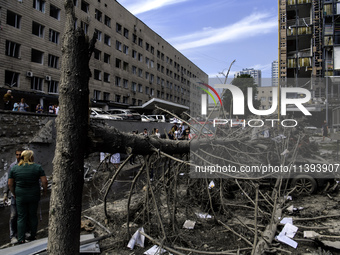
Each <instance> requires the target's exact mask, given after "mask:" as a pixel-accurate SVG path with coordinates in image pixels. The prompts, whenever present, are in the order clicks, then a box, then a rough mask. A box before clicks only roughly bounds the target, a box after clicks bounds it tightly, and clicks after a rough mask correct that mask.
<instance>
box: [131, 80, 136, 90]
mask: <svg viewBox="0 0 340 255" xmlns="http://www.w3.org/2000/svg"><path fill="white" fill-rule="evenodd" d="M131 89H132V91H135V92H136V91H137V83H135V82H132V85H131Z"/></svg>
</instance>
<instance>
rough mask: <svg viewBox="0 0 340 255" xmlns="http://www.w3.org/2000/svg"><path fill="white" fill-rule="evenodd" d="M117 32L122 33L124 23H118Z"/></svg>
mask: <svg viewBox="0 0 340 255" xmlns="http://www.w3.org/2000/svg"><path fill="white" fill-rule="evenodd" d="M116 32H117V33H119V34H122V25H121V24H118V23H116Z"/></svg>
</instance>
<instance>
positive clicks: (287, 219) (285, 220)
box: [280, 217, 293, 225]
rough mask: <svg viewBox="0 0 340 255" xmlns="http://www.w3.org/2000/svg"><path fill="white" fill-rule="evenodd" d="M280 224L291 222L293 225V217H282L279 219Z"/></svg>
mask: <svg viewBox="0 0 340 255" xmlns="http://www.w3.org/2000/svg"><path fill="white" fill-rule="evenodd" d="M280 223H281V224H286V223H289V224H292V225H293V218H286V217H285V218H283V219H282V220H281V221H280Z"/></svg>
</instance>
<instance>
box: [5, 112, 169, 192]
mask: <svg viewBox="0 0 340 255" xmlns="http://www.w3.org/2000/svg"><path fill="white" fill-rule="evenodd" d="M55 118H56V116H54V115H47V114H35V113H29V112H25V113H19V112H12V111H3V110H0V152H1V153H0V189H1V188H2V187H3V186H4V185H5V183H6V182H7V170H8V167H9V166H10V164H11V163H12V162H14V161H15V150H16V148H18V147H23V148H24V149H31V150H33V151H34V154H35V156H34V159H35V162H36V163H38V164H40V165H42V167H43V169H44V170H45V173H46V175H51V174H52V168H53V166H52V160H53V157H54V150H55V138H56V130H55V123H54V120H55ZM93 121H99V122H106V123H107V124H109V125H111V126H114V127H115V128H117V129H118V130H120V131H123V132H132V131H133V130H138V131H139V133H141V132H143V130H144V128H147V129H148V130H149V132H150V134H151V131H152V129H153V128H158V129H159V131H160V133H164V130H166V131H169V130H170V128H171V127H172V125H173V124H170V123H146V122H128V121H106V120H105V121H104V120H93ZM95 158H97V159H98V163H99V155H98V157H97V156H95ZM92 161H93V160H92Z"/></svg>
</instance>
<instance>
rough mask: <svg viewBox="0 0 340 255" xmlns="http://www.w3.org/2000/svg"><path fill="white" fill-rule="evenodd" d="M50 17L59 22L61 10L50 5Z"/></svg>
mask: <svg viewBox="0 0 340 255" xmlns="http://www.w3.org/2000/svg"><path fill="white" fill-rule="evenodd" d="M50 16H51V17H53V18H55V19H57V20H60V9H59V8H58V7H55V6H54V5H52V4H51V5H50Z"/></svg>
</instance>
